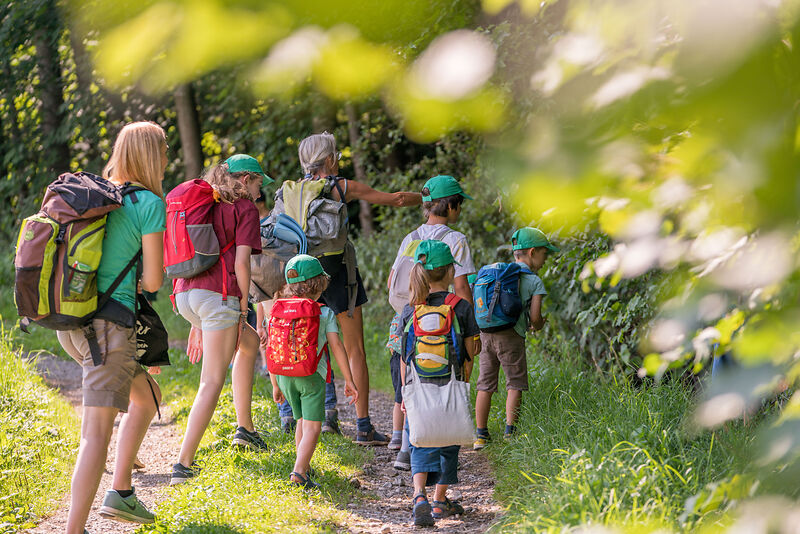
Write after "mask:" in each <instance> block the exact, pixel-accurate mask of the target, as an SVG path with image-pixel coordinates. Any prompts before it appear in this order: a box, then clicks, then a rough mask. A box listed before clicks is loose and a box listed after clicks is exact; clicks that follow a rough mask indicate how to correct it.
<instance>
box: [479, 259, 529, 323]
mask: <svg viewBox="0 0 800 534" xmlns="http://www.w3.org/2000/svg"><path fill="white" fill-rule="evenodd" d="M523 274H533V272H532V271H531V270H530V269H528V268H527V267H523V266H522V265H520V264H519V263H502V262H497V263H492V264H490V265H484V266H483V267H481V269H480V270H479V271H478V277H477V279H476V280H475V289H474V291H473V300H474V302H475V320H476V321H477V323H478V328H480V329H481V332H499V331H501V330H506V329H508V328H513V327H514V325H515V324H517V321H518V320H519V318H520V315H522V313H523V312H524V311H525V309H524V308H525V303H523V302H522V299H521V297H520V294H519V279H520V276H521V275H523Z"/></svg>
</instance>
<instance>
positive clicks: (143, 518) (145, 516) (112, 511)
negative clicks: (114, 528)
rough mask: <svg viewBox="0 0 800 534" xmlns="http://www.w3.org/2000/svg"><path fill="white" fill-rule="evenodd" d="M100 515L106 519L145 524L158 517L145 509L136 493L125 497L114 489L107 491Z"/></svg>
mask: <svg viewBox="0 0 800 534" xmlns="http://www.w3.org/2000/svg"><path fill="white" fill-rule="evenodd" d="M131 490H133V488H131ZM98 513H99V514H100V515H101V516H102V517H105V518H106V519H116V520H117V521H130V522H132V523H143V524H148V523H152V522H153V521H154V520H155V517H156V516H154V515H153V514H151V513H150V511H149V510H148V509H147V508H145V506H144V504H142V501H140V500H139V499H138V498H137V497H136V493H133V494H131V495H129V496H127V497H123V496H122V495H120V494H119V493H117V491H116V490H113V489H110V490H108V491H106V497H105V498H104V499H103V506H101V507H100V510H99V512H98Z"/></svg>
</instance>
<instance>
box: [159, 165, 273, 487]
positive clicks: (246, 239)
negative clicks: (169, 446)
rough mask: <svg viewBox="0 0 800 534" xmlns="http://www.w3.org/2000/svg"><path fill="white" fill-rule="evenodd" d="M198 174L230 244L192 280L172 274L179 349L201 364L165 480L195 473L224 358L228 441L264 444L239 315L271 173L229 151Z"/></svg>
mask: <svg viewBox="0 0 800 534" xmlns="http://www.w3.org/2000/svg"><path fill="white" fill-rule="evenodd" d="M203 179H204V180H205V181H206V182H208V183H209V184H211V186H212V187H213V188H214V190H215V191H216V192H217V194H218V195H219V197H220V202H219V203H218V204H217V205H216V206H215V207H214V216H213V219H212V221H213V222H212V226H213V228H214V233H215V234H216V237H217V240H218V241H219V243H220V249H224V248H225V247H226V246H227V245H228V244H229V243H230V244H231V246H229V247H228V248H227V250H223V251H222V252H221V254H220V260H221V261H218V262H217V263H215V264H214V265H213V266H212V267H211V268H209V269H208V270H207V271H204V272H202V273H200V274H198V275H197V276H195V277H193V278H176V279H175V286H174V293H175V305H176V308H177V310H178V312H179V313H180V314H181V315H182V316H183V317H184V318H185V319H186V320H187V321H189V322H190V323H191V324H192V329H191V331H190V333H189V343H188V345H189V346H188V347H187V351H186V352H187V355H188V356H189V361H190V362H191V363H193V364H194V363H197V362H199V361H201V358H202V367H203V370H202V373H201V378H200V385H199V387H198V390H197V396H196V397H195V399H194V403H193V404H192V409H191V412H190V413H189V420H188V422H187V425H186V433H185V435H184V438H183V443H182V444H181V450H180V454H179V456H178V462H177V463H176V464H174V465H173V468H172V477H171V479H170V485H175V484H180V483H182V482H185V481H186V480H189V479H190V478H192V477H194V476H195V474H196V473H197V468H196V467H195V464H194V457H195V453H196V452H197V447H198V446H199V445H200V440H201V439H202V437H203V434H204V433H205V431H206V428H207V427H208V424H209V422H210V421H211V417H212V415H213V414H214V409H215V408H216V406H217V402H218V400H219V394H220V391H221V390H222V386H223V384H224V383H225V375H226V373H227V371H228V366H229V364H230V363H231V360H232V359H233V373H232V380H233V402H234V406H235V407H236V420H237V429H236V432H235V434H234V437H233V441H232V442H233V444H234V445H236V446H239V447H246V448H249V449H254V450H266V448H267V445H266V443H264V441H263V440H262V439H261V436H260V435H259V434H258V432H257V431H256V430H255V427H254V425H253V418H252V414H251V404H252V398H253V377H254V366H255V361H256V358H257V356H258V350H259V347H258V345H259V340H258V336H257V334H256V332H255V330H253V328H252V327H251V326H250V325H248V324H247V322H246V317H247V311H248V309H249V306H248V291H249V288H250V256H251V255H252V254H260V253H261V234H260V227H259V224H258V222H259V221H258V210H257V209H256V206H255V204H253V200H254V199H255V198H257V197H258V195H259V188H260V187H261V186H262V185H263V184H264V183H265V182H266V183H269V182H271V179H270V178H269V177H267V175H266V174H264V171H263V170H262V169H261V165H259V164H258V161H257V160H256V159H255V158H253V157H252V156H248V155H246V154H237V155H235V156H231V157H230V158H228V159H227V160H226V161H224V162H222V163H219V164H217V165H215V166H214V167H212V168H210V169H209V170H208V171H207V172H206V174H205V175H204V176H203ZM222 260H224V261H222ZM223 293H227V298H223Z"/></svg>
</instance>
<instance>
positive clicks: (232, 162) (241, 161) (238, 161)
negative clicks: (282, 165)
mask: <svg viewBox="0 0 800 534" xmlns="http://www.w3.org/2000/svg"><path fill="white" fill-rule="evenodd" d="M225 163H227V164H228V170H229V171H231V172H252V173H253V174H260V175H261V176H262V177H263V179H262V180H261V187H267V186H268V185H269V184H271V183H272V182H274V181H275V180H273V179H272V178H270V177H269V176H267V175H266V173H265V172H264V169H262V168H261V164H260V163H259V162H258V160H257V159H256V158H254V157H253V156H248V155H247V154H234V155H233V156H231V157H229V158H228V159H226V160H225Z"/></svg>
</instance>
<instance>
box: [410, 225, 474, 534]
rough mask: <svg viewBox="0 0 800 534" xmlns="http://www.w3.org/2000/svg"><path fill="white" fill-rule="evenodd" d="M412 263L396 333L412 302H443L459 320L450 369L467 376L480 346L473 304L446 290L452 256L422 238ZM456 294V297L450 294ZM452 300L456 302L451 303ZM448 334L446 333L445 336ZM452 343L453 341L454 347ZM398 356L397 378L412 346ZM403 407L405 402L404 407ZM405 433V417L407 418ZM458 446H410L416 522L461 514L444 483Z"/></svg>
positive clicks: (451, 475)
mask: <svg viewBox="0 0 800 534" xmlns="http://www.w3.org/2000/svg"><path fill="white" fill-rule="evenodd" d="M414 259H415V264H414V267H413V268H412V270H411V280H410V292H411V296H410V297H409V304H407V305H406V306H405V308H404V309H403V311H402V313H401V314H400V320H399V323H398V326H397V327H396V330H395V334H396V335H398V336H400V337H401V338H402V336H403V334H404V332H405V330H406V325H408V323H409V321H412V319H413V316H414V314H415V310H416V307H417V306H423V305H426V306H442V305H448V306H450V307H451V310H452V317H453V320H454V321H456V322H457V323H458V330H457V331H458V332H460V335H455V336H454V337H455V340H453V341H451V343H453V346H452V347H450V349H451V350H450V352H449V354H450V355H451V356H454V355H456V356H455V357H453V358H452V359H451V360H450V362H449V365H450V366H452V369H453V371H454V372H455V378H456V380H462V381H469V377H470V373H471V371H472V358H473V357H474V356H475V354H476V353H477V352H478V350H479V345H478V344H479V341H478V340H477V339H478V334H479V332H480V331H479V330H478V324H477V322H476V321H475V316H474V313H473V310H472V304H470V302H469V301H467V300H466V299H463V298H460V297H458V296H455V295H453V294H452V293H450V289H449V288H450V286H451V285H452V283H453V279H454V277H455V272H456V271H455V269H456V267H457V266H458V263H457V262H456V260H455V259H454V258H453V254H452V252H451V251H450V247H448V246H447V244H446V243H444V242H442V241H437V240H430V239H429V240H424V241H422V242H421V243H420V244H419V246H418V247H417V249H416V252H415V256H414ZM454 296H455V300H454V299H453V297H454ZM453 302H455V303H454V304H453ZM448 339H450V335H448ZM456 344H457V346H456ZM402 345H404V344H403V343H401V347H400V352H401V354H400V356H401V358H402V360H403V362H404V364H405V365H401V367H400V371H401V373H400V374H401V377H400V378H401V382H402V383H403V384H404V383H405V381H406V371H407V366H409V365H416V362H415V358H417V361H418V358H419V357H420V356H421V354H419V355H416V356H415V351H414V349H413V348H411V349H409V348H408V347H403V346H402ZM445 374H446V375H447V376H446V377H441V378H438V377H431V378H422V377H421V378H420V380H421V381H423V382H431V383H436V384H440V385H442V384H444V383H447V382H449V381H450V371H449V369H447V368H446V373H445ZM403 409H404V407H403ZM405 432H406V433H408V421H407V420H406V430H405ZM460 449H461V447H460V445H452V446H448V447H415V446H414V445H413V444H412V445H410V464H411V473H412V477H413V481H414V497H413V501H412V506H413V515H414V524H415V525H416V526H432V525H433V521H434V519H443V518H446V517H449V516H452V515H459V514H463V513H464V508H463V507H462V506H461V505H460V504H458V503H457V502H452V501H450V500H449V499H448V498H447V496H446V493H447V488H448V487H449V486H450V485H451V484H455V483H457V482H458V453H459V450H460ZM431 485H435V486H436V488H435V490H434V497H433V506H431V503H430V502H429V501H428V498H427V495H426V493H425V488H426V486H431Z"/></svg>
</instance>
